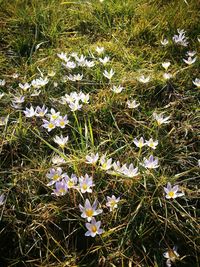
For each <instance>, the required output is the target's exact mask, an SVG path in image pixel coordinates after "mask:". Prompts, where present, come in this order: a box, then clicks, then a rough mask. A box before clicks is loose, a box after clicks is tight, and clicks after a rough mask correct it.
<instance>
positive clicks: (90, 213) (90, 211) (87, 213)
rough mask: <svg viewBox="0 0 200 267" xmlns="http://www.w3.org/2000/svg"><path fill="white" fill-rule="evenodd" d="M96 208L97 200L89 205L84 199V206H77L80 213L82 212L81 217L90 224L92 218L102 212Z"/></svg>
mask: <svg viewBox="0 0 200 267" xmlns="http://www.w3.org/2000/svg"><path fill="white" fill-rule="evenodd" d="M97 207H98V201H97V200H95V201H94V203H93V204H92V205H91V204H90V201H89V199H86V200H85V205H84V206H82V205H81V204H79V208H80V211H81V212H82V214H81V217H82V218H84V219H87V221H88V222H90V221H91V220H92V219H93V217H94V216H97V215H98V214H100V213H102V212H103V210H102V209H97Z"/></svg>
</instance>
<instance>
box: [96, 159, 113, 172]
mask: <svg viewBox="0 0 200 267" xmlns="http://www.w3.org/2000/svg"><path fill="white" fill-rule="evenodd" d="M99 162H100V164H101V169H102V170H105V171H107V170H109V169H111V168H112V158H110V159H106V156H105V155H103V156H102V157H101V158H100V161H99Z"/></svg>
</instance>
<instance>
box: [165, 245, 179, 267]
mask: <svg viewBox="0 0 200 267" xmlns="http://www.w3.org/2000/svg"><path fill="white" fill-rule="evenodd" d="M163 256H164V257H165V258H166V259H167V260H166V265H167V267H171V266H172V263H173V262H175V261H176V259H178V258H179V257H180V255H179V254H178V252H177V247H176V246H174V247H173V249H168V250H167V251H166V252H164V253H163Z"/></svg>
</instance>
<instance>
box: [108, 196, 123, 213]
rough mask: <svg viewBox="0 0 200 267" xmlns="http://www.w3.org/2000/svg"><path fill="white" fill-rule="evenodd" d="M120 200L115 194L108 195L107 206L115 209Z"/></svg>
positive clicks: (111, 209)
mask: <svg viewBox="0 0 200 267" xmlns="http://www.w3.org/2000/svg"><path fill="white" fill-rule="evenodd" d="M119 201H120V197H118V198H116V197H115V196H114V195H112V197H109V196H107V202H106V206H107V207H109V208H110V211H113V210H114V209H116V208H117V204H118V202H119Z"/></svg>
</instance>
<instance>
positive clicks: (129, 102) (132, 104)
mask: <svg viewBox="0 0 200 267" xmlns="http://www.w3.org/2000/svg"><path fill="white" fill-rule="evenodd" d="M126 104H127V105H128V108H131V109H132V108H137V107H138V106H139V105H140V103H137V102H136V100H132V101H130V100H128V101H127V102H126Z"/></svg>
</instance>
